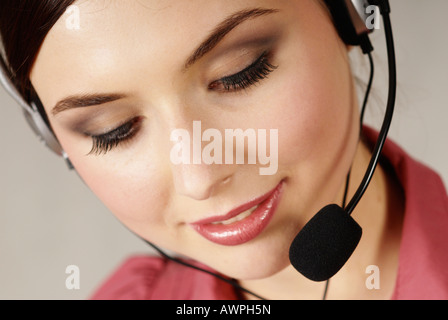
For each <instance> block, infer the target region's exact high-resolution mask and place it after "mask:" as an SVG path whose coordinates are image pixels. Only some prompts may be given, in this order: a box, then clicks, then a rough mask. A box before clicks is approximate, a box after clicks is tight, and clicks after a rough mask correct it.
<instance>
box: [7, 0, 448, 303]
mask: <svg viewBox="0 0 448 320" xmlns="http://www.w3.org/2000/svg"><path fill="white" fill-rule="evenodd" d="M391 6H392V23H393V27H394V36H395V42H396V52H397V62H398V81H399V86H398V97H397V106H396V113H395V116H394V122H393V125H392V128H391V132H390V136H391V137H392V138H393V139H394V140H395V141H397V142H398V143H399V144H400V145H401V146H402V147H403V148H404V149H405V150H406V151H408V152H409V153H410V154H411V155H413V156H414V157H416V158H417V159H419V160H421V161H422V162H424V163H426V164H428V165H429V166H431V167H432V168H434V169H435V170H436V171H438V172H439V173H440V174H441V175H442V177H443V179H444V182H445V185H447V182H448V142H447V140H448V126H447V123H446V122H447V119H448V105H447V98H446V93H447V91H448V62H447V57H448V35H447V33H448V27H447V26H446V13H447V12H448V1H446V0H430V1H422V0H391ZM381 28H382V26H381ZM383 41H384V39H383V34H382V30H378V31H376V32H375V34H374V36H373V42H374V45H375V48H376V50H375V52H376V53H375V61H376V67H377V73H376V78H375V80H376V81H375V88H374V96H376V97H377V98H372V106H371V107H370V109H369V110H368V112H367V116H368V119H367V122H368V123H369V124H371V125H373V126H374V127H377V128H378V127H379V123H380V120H381V117H382V115H383V110H384V107H383V106H382V105H383V104H384V101H386V93H387V90H386V88H385V84H386V83H387V81H386V80H387V77H386V76H387V74H386V73H385V72H384V71H385V70H387V69H386V67H387V64H386V62H387V60H386V55H385V51H384V43H383ZM356 73H357V74H358V75H359V76H360V77H361V78H362V79H367V78H368V73H367V69H365V68H364V67H362V68H359V70H358V68H357V71H356ZM0 146H1V157H0V299H86V298H88V297H89V295H90V294H91V293H92V290H94V288H95V287H96V286H97V285H98V284H99V283H100V282H101V280H103V279H104V278H105V277H106V276H107V275H108V274H109V273H110V272H111V271H112V270H113V269H114V268H115V267H116V266H117V265H118V264H119V263H120V262H121V261H122V260H123V259H125V258H126V257H127V256H129V255H131V254H135V253H143V252H150V250H149V249H148V248H147V246H146V245H145V244H143V243H142V241H141V240H139V239H138V238H136V237H135V236H134V235H132V234H131V233H130V232H129V231H127V230H126V229H125V228H124V227H123V226H121V224H120V223H119V222H118V221H117V220H116V219H115V218H114V217H113V215H112V214H111V213H110V212H108V210H107V209H105V207H104V206H103V205H102V204H101V203H100V202H99V201H98V200H97V199H96V198H95V196H94V195H93V194H92V193H91V192H90V191H89V190H88V189H87V188H86V187H85V186H84V184H83V183H82V182H81V180H80V179H79V178H78V177H77V175H76V174H75V173H74V172H70V171H68V170H67V169H66V166H65V163H64V162H63V161H62V160H61V159H59V158H58V157H56V156H55V155H53V154H52V153H51V152H50V151H48V150H47V149H46V148H44V147H43V146H42V145H41V144H40V143H38V141H37V138H36V137H35V136H34V134H33V133H32V132H31V130H30V129H29V128H28V126H27V124H26V123H25V120H24V119H23V117H22V114H21V111H20V110H19V108H18V107H17V106H16V105H15V103H14V102H13V100H12V99H10V98H9V97H8V96H7V95H6V93H5V92H4V90H2V89H0ZM447 231H448V230H447ZM72 264H74V265H77V266H78V267H79V269H80V286H81V287H80V289H79V290H68V289H67V288H66V287H65V280H66V277H67V276H68V275H67V274H66V273H65V269H66V267H67V266H68V265H72Z"/></svg>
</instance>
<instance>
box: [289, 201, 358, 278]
mask: <svg viewBox="0 0 448 320" xmlns="http://www.w3.org/2000/svg"><path fill="white" fill-rule="evenodd" d="M361 235H362V229H361V227H360V226H359V224H358V223H357V222H356V221H355V220H353V218H352V217H351V216H350V215H349V214H348V213H347V212H345V211H344V209H342V208H341V207H340V206H338V205H336V204H330V205H328V206H326V207H324V208H323V209H321V210H320V211H319V212H318V213H317V214H316V215H315V216H314V217H313V218H312V219H311V220H310V221H309V222H308V223H307V224H306V225H305V226H304V227H303V228H302V230H301V231H300V232H299V234H298V235H297V236H296V237H295V239H294V241H293V242H292V244H291V247H290V248H289V259H290V261H291V264H292V265H293V266H294V268H296V269H297V271H299V272H300V273H301V274H302V275H304V276H305V277H307V278H308V279H310V280H313V281H324V280H328V279H330V278H331V277H332V276H333V275H335V274H336V273H337V272H338V271H339V270H340V269H341V268H342V267H343V266H344V264H345V263H346V262H347V260H348V259H349V258H350V256H351V255H352V253H353V251H355V248H356V247H357V245H358V243H359V240H360V239H361Z"/></svg>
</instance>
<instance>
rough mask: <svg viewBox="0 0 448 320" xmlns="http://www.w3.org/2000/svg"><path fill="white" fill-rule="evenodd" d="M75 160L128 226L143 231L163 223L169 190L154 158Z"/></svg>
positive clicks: (86, 178)
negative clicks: (147, 159) (147, 227)
mask: <svg viewBox="0 0 448 320" xmlns="http://www.w3.org/2000/svg"><path fill="white" fill-rule="evenodd" d="M109 159H111V160H106V158H104V159H101V156H100V157H99V158H97V159H94V158H92V159H85V158H84V159H72V162H73V164H74V166H75V167H76V169H77V172H78V173H79V175H80V176H81V178H82V179H83V180H84V182H85V183H86V184H87V185H88V186H89V188H90V189H91V190H92V192H93V193H94V194H95V195H96V196H97V197H98V198H99V199H100V200H101V201H102V202H103V203H104V205H105V206H106V207H107V208H108V209H109V210H110V211H111V212H112V213H113V214H114V215H115V216H116V217H117V218H118V219H119V220H120V221H121V222H122V223H124V224H125V225H126V226H127V227H128V228H130V229H131V230H133V231H135V232H137V233H142V228H145V226H160V225H163V223H164V217H163V215H162V214H161V213H163V212H165V211H166V208H167V205H168V199H169V197H168V193H167V191H166V188H164V187H163V186H164V184H163V181H166V179H164V178H163V175H162V174H161V173H160V170H156V169H157V168H156V166H157V164H156V163H155V161H154V159H152V160H151V161H139V162H133V161H129V159H127V160H123V161H121V160H120V158H119V157H112V156H111V157H110V158H109Z"/></svg>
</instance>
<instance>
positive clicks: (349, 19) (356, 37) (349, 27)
mask: <svg viewBox="0 0 448 320" xmlns="http://www.w3.org/2000/svg"><path fill="white" fill-rule="evenodd" d="M325 4H326V5H327V7H328V9H329V10H330V13H331V16H332V17H333V22H334V25H335V27H336V30H337V31H338V34H339V36H340V37H341V39H342V40H343V41H344V43H345V44H347V45H354V46H358V45H361V46H362V45H363V42H365V41H366V39H367V37H366V35H367V34H369V33H371V32H372V31H373V28H368V27H367V25H366V21H367V19H368V18H369V15H368V14H367V10H366V9H367V7H369V6H370V5H371V3H370V2H369V1H368V0H325Z"/></svg>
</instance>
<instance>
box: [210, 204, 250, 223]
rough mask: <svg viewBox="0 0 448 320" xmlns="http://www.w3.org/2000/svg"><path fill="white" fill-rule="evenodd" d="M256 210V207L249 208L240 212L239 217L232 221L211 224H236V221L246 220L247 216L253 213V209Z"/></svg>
mask: <svg viewBox="0 0 448 320" xmlns="http://www.w3.org/2000/svg"><path fill="white" fill-rule="evenodd" d="M257 208H258V205H257V206H255V207H252V208H250V209H249V210H246V211H244V212H241V213H240V214H239V215H237V216H236V217H233V218H232V219H229V220H225V221H219V222H213V223H212V224H224V225H227V224H231V223H234V222H237V221H241V220H243V219H245V218H247V217H248V216H250V215H251V213H252V212H254V211H255V209H257Z"/></svg>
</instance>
